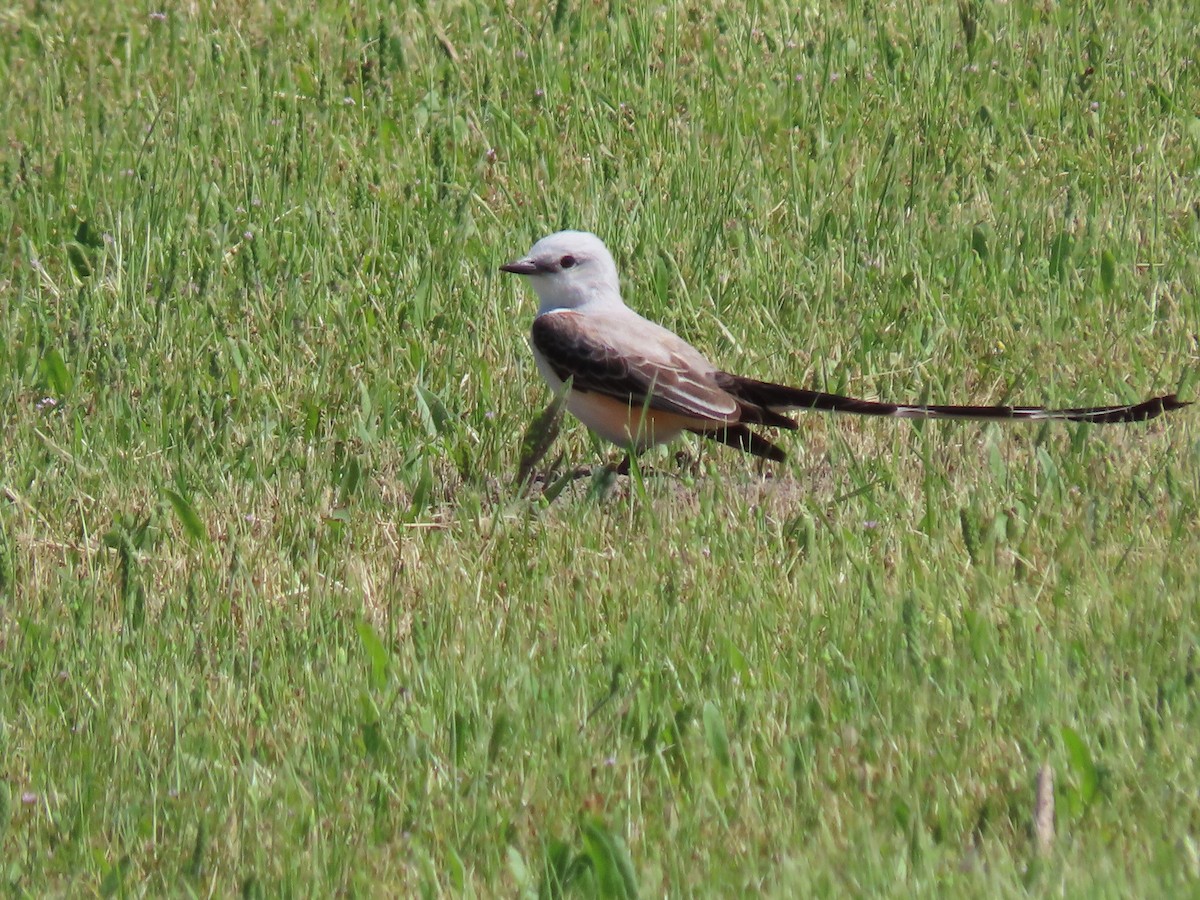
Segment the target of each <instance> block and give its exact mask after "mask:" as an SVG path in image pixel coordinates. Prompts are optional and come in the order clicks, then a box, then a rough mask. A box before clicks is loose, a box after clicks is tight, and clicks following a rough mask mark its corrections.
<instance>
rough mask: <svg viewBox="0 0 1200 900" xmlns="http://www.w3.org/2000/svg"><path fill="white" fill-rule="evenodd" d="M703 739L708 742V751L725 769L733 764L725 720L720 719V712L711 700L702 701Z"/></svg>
mask: <svg viewBox="0 0 1200 900" xmlns="http://www.w3.org/2000/svg"><path fill="white" fill-rule="evenodd" d="M702 718H703V719H704V737H705V740H707V741H708V749H709V750H711V751H712V753H713V756H715V757H716V758H717V762H719V763H720V764H721V765H722V766H724V767H725V768H729V766H730V765H731V764H732V763H733V759H732V757H731V756H730V755H729V735H728V733H727V732H726V731H725V720H724V719H723V718H721V711H720V710H719V709H717V707H716V705H715V704H714V703H713V702H712V701H711V700H705V701H704V712H703V713H702Z"/></svg>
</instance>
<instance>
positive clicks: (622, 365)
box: [500, 231, 1190, 468]
mask: <svg viewBox="0 0 1200 900" xmlns="http://www.w3.org/2000/svg"><path fill="white" fill-rule="evenodd" d="M500 269H501V271H503V272H509V273H512V274H515V275H522V276H525V277H526V278H528V279H529V283H530V284H531V285H532V287H533V289H534V291H535V292H536V293H537V297H538V301H539V305H538V311H537V315H536V316H535V317H534V320H533V327H532V330H531V332H530V343H531V346H532V349H533V357H534V361H535V362H536V364H537V368H538V371H539V372H540V373H541V376H542V378H543V379H545V381H546V383H547V384H548V385H549V386H550V389H551V390H552V391H553V392H554V393H555V394H558V393H559V392H561V391H562V390H563V389H564V387H566V390H567V391H568V394H567V397H566V407H567V409H568V410H569V411H570V412H571V414H572V415H574V416H575V417H576V418H577V419H579V420H580V421H581V422H583V424H584V425H586V426H587V427H588V428H589V429H591V430H592V431H593V432H595V433H596V434H597V435H599V436H600V437H602V438H604V439H605V440H607V441H610V442H612V443H614V444H616V445H617V446H618V447H621V448H623V449H625V450H627V451H630V452H632V453H635V454H636V453H641V452H642V451H644V450H646V449H647V448H649V447H651V446H653V445H655V444H663V443H668V442H670V441H673V440H675V439H676V438H677V437H679V436H680V435H681V434H683V433H684V432H691V433H693V434H697V435H700V436H702V437H705V438H708V439H711V440H715V441H718V442H720V443H722V444H726V445H728V446H731V447H734V448H737V449H739V450H743V451H745V452H747V453H750V454H753V455H754V456H757V457H761V458H763V459H767V460H771V461H774V462H783V461H784V460H785V459H786V458H787V454H786V453H785V452H784V451H783V450H782V449H781V448H780V447H779V446H777V445H776V444H774V443H772V442H771V441H770V440H768V439H767V438H765V437H763V436H762V435H761V434H760V433H759V431H758V429H760V428H763V427H767V428H781V429H785V430H788V431H794V430H796V429H797V428H798V427H799V425H798V423H797V422H796V420H795V419H794V418H791V417H789V416H787V415H785V413H787V412H789V411H804V410H820V411H823V412H836V413H852V414H856V415H862V416H890V417H892V418H897V419H960V420H973V421H1009V420H1026V421H1029V420H1032V421H1042V420H1066V421H1071V422H1089V423H1093V424H1113V423H1120V422H1140V421H1143V420H1146V419H1153V418H1155V417H1157V416H1160V415H1162V414H1163V413H1165V412H1168V411H1170V410H1176V409H1180V408H1182V407H1185V406H1188V405H1190V401H1186V402H1185V401H1181V400H1179V399H1178V398H1177V396H1176V395H1175V394H1164V395H1162V396H1157V397H1151V398H1150V399H1148V400H1144V401H1142V402H1140V403H1131V404H1126V405H1121V406H1085V407H1077V408H1072V409H1047V408H1045V407H1040V406H979V405H965V406H964V405H925V404H921V405H918V404H910V403H889V402H885V401H882V400H863V399H859V398H857V397H847V396H842V395H840V394H832V393H828V392H826V391H819V390H811V389H808V388H799V387H790V386H788V385H785V384H776V383H773V382H769V381H760V380H758V379H754V378H747V377H745V376H742V375H734V374H732V373H730V372H726V371H724V370H722V369H720V368H718V367H717V366H716V365H714V364H713V363H711V362H709V360H708V358H707V357H705V356H704V354H703V353H701V352H700V351H699V350H697V349H696V348H695V347H693V346H692V345H691V344H689V343H688V342H687V341H685V340H684V339H683V338H681V337H679V336H678V335H677V334H675V333H674V332H672V331H670V330H668V329H666V328H664V327H663V326H661V325H658V324H656V323H655V322H652V321H650V320H649V319H646V318H644V317H642V316H640V315H638V314H637V313H636V312H634V311H633V310H632V309H630V308H629V307H628V306H626V305H625V301H624V300H623V299H622V297H621V285H620V278H619V275H618V273H617V265H616V262H615V261H614V260H613V257H612V254H611V253H610V252H609V251H608V248H607V247H606V246H605V245H604V242H603V241H602V240H600V238H598V237H597V236H596V235H594V234H592V233H590V232H586V231H559V232H556V233H554V234H551V235H548V236H546V237H543V238H542V239H541V240H539V241H538V242H537V243H535V244H534V245H533V247H532V249H531V250H530V251H529V253H528V254H526V255H525V256H523V257H522V258H520V259H517V260H514V261H513V262H510V263H506V264H504V265H502V266H500ZM628 462H629V457H628V456H626V459H625V463H624V464H623V466H624V467H626V468H627V466H628Z"/></svg>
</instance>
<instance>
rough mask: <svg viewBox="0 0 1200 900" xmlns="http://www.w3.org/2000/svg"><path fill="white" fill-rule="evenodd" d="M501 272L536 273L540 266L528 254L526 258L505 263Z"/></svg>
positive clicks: (516, 273)
mask: <svg viewBox="0 0 1200 900" xmlns="http://www.w3.org/2000/svg"><path fill="white" fill-rule="evenodd" d="M500 271H501V272H512V273H513V274H514V275H536V274H537V273H538V267H537V265H536V264H535V263H534V261H533V260H532V259H530V258H529V257H528V256H527V257H525V258H524V259H518V260H514V261H513V262H510V263H505V264H504V265H502V266H501V267H500Z"/></svg>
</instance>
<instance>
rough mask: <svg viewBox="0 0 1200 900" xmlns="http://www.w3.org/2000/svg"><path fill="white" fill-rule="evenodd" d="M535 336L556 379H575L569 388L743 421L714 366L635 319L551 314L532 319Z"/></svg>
mask: <svg viewBox="0 0 1200 900" xmlns="http://www.w3.org/2000/svg"><path fill="white" fill-rule="evenodd" d="M622 312H624V311H622ZM532 337H533V346H534V349H535V350H537V352H538V353H540V354H541V355H542V357H543V358H544V359H545V360H546V362H547V364H549V366H550V368H551V369H553V371H554V374H556V375H557V376H558V377H559V378H560V379H562V380H563V381H566V380H567V379H568V378H570V379H572V387H573V388H574V390H577V391H584V392H593V393H598V394H604V395H606V396H609V397H613V398H615V399H617V400H621V401H623V402H627V403H629V404H630V405H631V406H640V405H645V406H648V407H649V408H651V409H657V410H662V411H664V412H672V413H676V414H677V415H682V416H690V417H694V418H696V419H701V420H704V421H709V422H713V423H715V424H724V423H733V422H737V421H739V419H740V416H741V405H740V404H739V403H738V401H737V400H736V399H734V398H733V397H732V396H731V395H730V394H729V393H728V392H726V391H725V390H723V389H722V388H721V387H719V386H718V385H717V383H716V382H715V381H714V380H713V375H714V374H715V373H714V368H713V366H712V365H711V364H709V363H708V361H707V360H705V359H704V357H703V356H701V355H700V353H699V352H698V351H697V350H695V349H694V348H693V347H692V346H691V345H690V344H687V343H686V342H684V341H683V340H682V339H680V338H679V337H677V336H676V335H674V334H672V333H671V332H669V331H667V330H666V329H664V328H661V327H660V326H657V325H655V324H654V323H652V322H649V321H647V320H645V319H642V318H641V317H640V316H636V315H633V314H627V315H624V316H622V315H619V314H617V315H613V316H611V317H610V316H608V315H607V314H605V315H601V314H598V313H593V314H587V313H583V312H577V311H574V310H555V311H553V312H548V313H544V314H542V315H540V316H538V317H537V318H536V319H534V320H533V335H532Z"/></svg>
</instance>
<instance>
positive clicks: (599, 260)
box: [500, 231, 621, 315]
mask: <svg viewBox="0 0 1200 900" xmlns="http://www.w3.org/2000/svg"><path fill="white" fill-rule="evenodd" d="M500 269H501V271H504V272H513V273H515V274H517V275H528V276H529V283H530V284H532V285H533V289H534V290H535V291H537V295H538V299H539V300H540V301H541V306H540V307H539V309H538V313H539V315H540V314H541V313H545V312H549V311H550V310H552V309H577V308H578V307H580V306H583V305H584V304H585V303H613V302H616V303H620V302H621V283H620V280H619V279H618V278H617V264H616V263H615V262H613V258H612V254H611V253H609V252H608V248H607V247H605V246H604V242H603V241H601V240H600V238H598V237H596V236H595V235H594V234H591V233H589V232H587V231H559V232H556V233H555V234H551V235H549V236H547V237H544V238H542V239H541V240H540V241H538V242H537V243H536V244H534V245H533V249H532V250H530V251H529V254H528V255H527V256H525V257H524V258H523V259H518V260H515V261H514V262H510V263H508V264H507V265H503V266H501V267H500Z"/></svg>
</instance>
